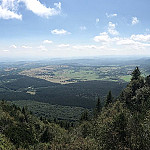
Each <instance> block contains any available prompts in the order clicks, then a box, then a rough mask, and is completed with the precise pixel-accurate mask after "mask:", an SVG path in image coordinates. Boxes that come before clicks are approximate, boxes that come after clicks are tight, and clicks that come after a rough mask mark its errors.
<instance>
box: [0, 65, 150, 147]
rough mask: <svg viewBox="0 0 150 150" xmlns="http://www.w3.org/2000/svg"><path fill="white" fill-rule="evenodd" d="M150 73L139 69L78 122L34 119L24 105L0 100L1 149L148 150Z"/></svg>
mask: <svg viewBox="0 0 150 150" xmlns="http://www.w3.org/2000/svg"><path fill="white" fill-rule="evenodd" d="M149 147H150V76H147V77H146V78H144V77H142V76H141V73H140V71H139V68H138V67H136V68H135V70H134V71H133V72H132V78H131V81H130V82H129V83H128V85H127V87H126V88H125V89H124V90H123V91H122V92H121V93H120V96H119V97H118V98H113V96H112V93H111V91H110V92H109V93H108V95H107V97H106V98H105V103H104V104H103V103H102V100H101V97H99V98H98V100H97V104H96V106H95V109H94V110H93V115H92V116H91V115H89V114H88V112H87V111H85V112H84V113H83V114H82V115H81V119H80V121H79V122H76V123H75V124H72V123H67V122H57V121H56V120H54V121H53V122H52V121H48V120H47V119H46V118H40V119H39V118H36V117H34V116H33V115H32V113H31V112H29V111H28V110H27V108H24V107H23V108H22V109H20V108H19V107H17V106H16V105H10V104H9V103H8V102H6V101H4V100H3V101H1V102H0V149H2V150H17V149H19V150H25V149H27V150H28V149H29V150H149Z"/></svg>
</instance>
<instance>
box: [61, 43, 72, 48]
mask: <svg viewBox="0 0 150 150" xmlns="http://www.w3.org/2000/svg"><path fill="white" fill-rule="evenodd" d="M69 46H70V45H69V44H60V45H58V47H60V48H62V47H69Z"/></svg>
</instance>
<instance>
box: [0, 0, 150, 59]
mask: <svg viewBox="0 0 150 150" xmlns="http://www.w3.org/2000/svg"><path fill="white" fill-rule="evenodd" d="M149 6H150V1H149V0H142V1H141V0H80V1H77V0H40V1H38V0H0V58H10V59H11V58H12V59H14V58H16V59H17V58H20V59H25V58H28V59H44V58H60V57H63V58H64V57H86V56H102V55H139V56H150V16H149V14H150V9H149Z"/></svg>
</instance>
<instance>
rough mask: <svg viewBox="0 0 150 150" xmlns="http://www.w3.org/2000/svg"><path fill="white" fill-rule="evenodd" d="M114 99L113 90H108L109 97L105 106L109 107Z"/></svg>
mask: <svg viewBox="0 0 150 150" xmlns="http://www.w3.org/2000/svg"><path fill="white" fill-rule="evenodd" d="M112 101H113V96H112V93H111V91H109V92H108V95H107V98H106V103H105V107H107V106H108V105H109V104H110V103H112Z"/></svg>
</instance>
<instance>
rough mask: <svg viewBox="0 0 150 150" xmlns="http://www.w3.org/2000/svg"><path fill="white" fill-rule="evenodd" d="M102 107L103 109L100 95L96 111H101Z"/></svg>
mask: <svg viewBox="0 0 150 150" xmlns="http://www.w3.org/2000/svg"><path fill="white" fill-rule="evenodd" d="M101 109H102V106H101V101H100V98H99V97H98V100H97V104H96V112H97V113H99V112H100V111H101Z"/></svg>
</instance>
